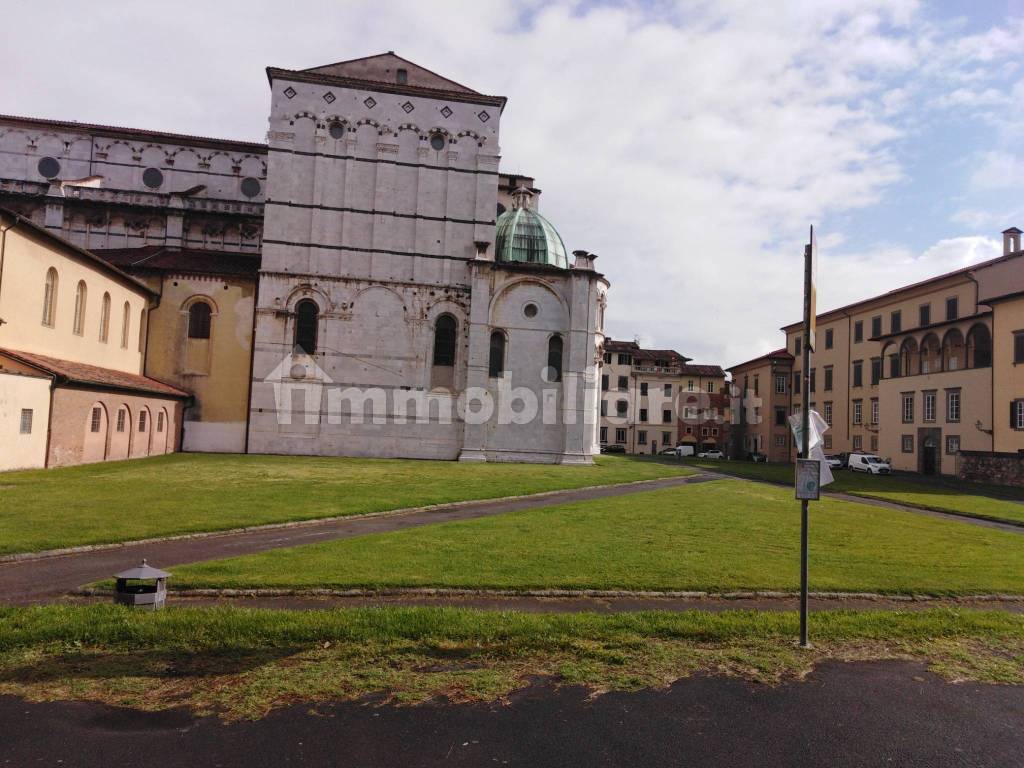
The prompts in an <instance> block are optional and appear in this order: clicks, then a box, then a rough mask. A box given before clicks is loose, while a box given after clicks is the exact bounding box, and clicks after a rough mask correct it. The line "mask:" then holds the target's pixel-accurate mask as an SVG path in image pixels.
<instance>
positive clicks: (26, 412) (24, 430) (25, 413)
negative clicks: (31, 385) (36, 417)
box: [18, 408, 32, 435]
mask: <svg viewBox="0 0 1024 768" xmlns="http://www.w3.org/2000/svg"><path fill="white" fill-rule="evenodd" d="M18 431H19V432H20V433H21V434H23V435H31V434H32V409H31V408H22V409H21V423H20V424H19V427H18Z"/></svg>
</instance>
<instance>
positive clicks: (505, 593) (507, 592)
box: [70, 587, 1024, 603]
mask: <svg viewBox="0 0 1024 768" xmlns="http://www.w3.org/2000/svg"><path fill="white" fill-rule="evenodd" d="M168 593H169V594H173V595H177V596H180V597H402V596H408V597H539V598H544V597H591V598H602V597H607V598H634V599H658V598H675V599H680V598H681V599H685V600H791V599H796V598H798V597H799V596H800V593H799V592H785V591H778V590H765V591H734V592H704V591H687V590H683V591H664V592H658V591H650V590H628V589H521V590H517V589H447V588H441V587H437V588H435V587H408V588H391V589H173V588H169V589H168ZM70 594H72V595H77V596H83V597H95V596H106V595H111V594H113V591H112V590H110V589H100V588H95V587H92V588H83V589H77V590H74V591H73V592H71V593H70ZM809 596H810V597H812V598H814V599H816V600H878V601H881V602H906V603H916V602H954V603H971V602H994V603H1024V595H1000V594H986V595H916V594H911V595H908V594H891V595H886V594H882V593H879V592H810V593H809Z"/></svg>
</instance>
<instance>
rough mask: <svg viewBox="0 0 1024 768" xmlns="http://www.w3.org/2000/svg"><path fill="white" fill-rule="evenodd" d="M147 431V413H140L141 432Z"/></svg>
mask: <svg viewBox="0 0 1024 768" xmlns="http://www.w3.org/2000/svg"><path fill="white" fill-rule="evenodd" d="M145 431H146V412H145V411H139V432H145Z"/></svg>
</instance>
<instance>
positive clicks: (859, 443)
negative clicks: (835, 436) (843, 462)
mask: <svg viewBox="0 0 1024 768" xmlns="http://www.w3.org/2000/svg"><path fill="white" fill-rule="evenodd" d="M853 450H854V452H857V451H862V450H864V438H863V437H861V436H860V435H854V436H853Z"/></svg>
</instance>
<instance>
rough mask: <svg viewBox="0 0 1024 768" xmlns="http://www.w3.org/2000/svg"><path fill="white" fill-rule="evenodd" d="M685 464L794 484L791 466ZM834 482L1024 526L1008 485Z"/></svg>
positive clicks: (842, 476) (839, 476)
mask: <svg viewBox="0 0 1024 768" xmlns="http://www.w3.org/2000/svg"><path fill="white" fill-rule="evenodd" d="M683 464H684V465H685V466H689V467H694V468H697V469H710V470H713V471H716V472H722V473H725V474H730V475H736V476H737V477H747V478H751V479H754V480H767V481H769V482H773V483H782V484H784V485H788V486H790V487H792V486H793V465H792V464H755V463H754V462H752V461H723V460H714V459H709V460H704V459H686V460H684V462H683ZM833 475H834V477H835V482H834V483H832V484H830V485H827V486H825V488H824V490H825V491H828V492H836V493H851V494H854V495H856V496H865V497H868V498H876V499H883V500H885V501H892V502H896V503H900V504H912V505H916V506H921V507H926V508H928V509H936V510H939V511H945V512H957V513H959V514H962V515H971V516H973V517H983V518H991V519H995V520H1007V521H1010V522H1017V523H1024V490H1021V489H1017V488H1008V487H1005V486H991V485H982V484H981V483H964V482H958V481H955V480H949V479H941V478H940V479H926V478H915V477H913V476H908V475H896V476H893V475H890V476H888V477H884V476H876V475H868V474H864V473H861V472H851V471H850V470H848V469H842V470H834V471H833Z"/></svg>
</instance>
